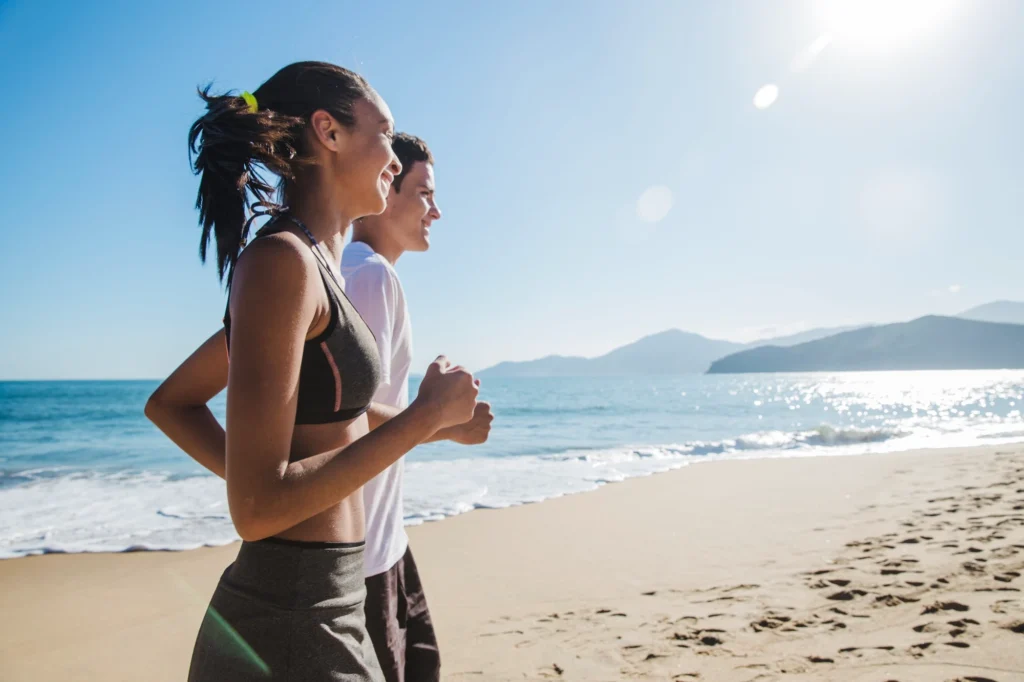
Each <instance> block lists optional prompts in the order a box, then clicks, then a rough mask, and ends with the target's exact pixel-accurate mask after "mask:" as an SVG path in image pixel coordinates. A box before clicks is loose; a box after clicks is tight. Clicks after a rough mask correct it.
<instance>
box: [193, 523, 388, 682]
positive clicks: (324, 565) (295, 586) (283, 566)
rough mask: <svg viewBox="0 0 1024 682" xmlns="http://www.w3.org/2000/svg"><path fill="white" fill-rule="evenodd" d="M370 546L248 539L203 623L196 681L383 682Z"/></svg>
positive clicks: (197, 649) (195, 652) (196, 656)
mask: <svg viewBox="0 0 1024 682" xmlns="http://www.w3.org/2000/svg"><path fill="white" fill-rule="evenodd" d="M365 598H366V587H365V583H364V582H363V545H362V543H360V544H358V545H323V544H311V543H290V542H287V541H282V540H276V539H270V540H263V541H261V542H243V543H242V547H241V549H240V550H239V552H238V557H237V558H236V559H235V562H234V563H233V564H231V565H230V566H228V568H227V570H226V571H224V575H222V576H221V579H220V582H219V583H218V584H217V589H216V590H215V591H214V593H213V598H212V599H211V600H210V606H209V608H208V609H207V610H206V617H205V618H203V624H202V626H201V627H200V628H199V636H198V637H197V639H196V645H195V649H194V650H193V652H192V665H191V667H190V668H189V673H188V679H189V682H243V681H244V682H248V681H249V680H273V681H274V682H300V681H301V682H321V681H323V682H328V681H329V682H383V679H384V677H383V675H382V673H381V670H380V666H379V665H378V664H377V656H376V654H375V653H374V649H373V643H372V642H371V641H370V637H369V635H368V634H367V632H366V621H365V615H364V613H363V602H364V600H365Z"/></svg>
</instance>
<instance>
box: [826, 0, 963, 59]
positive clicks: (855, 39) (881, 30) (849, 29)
mask: <svg viewBox="0 0 1024 682" xmlns="http://www.w3.org/2000/svg"><path fill="white" fill-rule="evenodd" d="M961 1H962V0H818V1H817V2H816V3H815V4H814V5H813V7H814V11H815V13H816V14H817V15H818V19H819V21H820V22H821V28H822V29H823V30H825V31H828V32H829V33H831V34H832V35H833V36H835V38H836V40H837V41H841V42H844V43H847V44H850V45H853V46H857V47H861V48H870V49H892V48H900V47H906V46H907V45H908V44H910V43H912V42H914V41H917V40H919V39H921V38H924V37H927V36H928V35H929V34H932V33H934V32H937V31H938V30H939V29H941V27H942V26H943V25H944V24H946V23H948V21H949V20H950V19H951V18H952V17H953V16H954V14H955V13H956V10H957V9H958V7H959V6H960V5H961Z"/></svg>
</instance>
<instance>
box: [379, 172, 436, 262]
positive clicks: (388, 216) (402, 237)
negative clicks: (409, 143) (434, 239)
mask: <svg viewBox="0 0 1024 682" xmlns="http://www.w3.org/2000/svg"><path fill="white" fill-rule="evenodd" d="M440 217H441V209H439V208H438V207H437V204H436V203H434V166H433V165H432V164H429V163H427V162H426V161H416V162H415V163H413V166H412V168H410V169H409V170H408V171H406V173H405V175H404V176H403V177H402V189H401V190H399V189H397V188H396V187H395V186H394V185H392V186H391V191H390V192H389V193H388V207H387V209H386V210H385V212H384V213H383V214H382V215H381V218H382V219H383V221H382V222H384V224H385V225H386V226H387V227H386V229H387V230H388V232H389V233H390V236H391V238H392V239H393V240H395V242H397V243H398V244H399V245H400V246H401V247H402V250H403V251H426V250H427V249H429V248H430V225H431V223H433V222H434V221H435V220H438V219H440Z"/></svg>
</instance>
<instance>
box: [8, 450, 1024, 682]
mask: <svg viewBox="0 0 1024 682" xmlns="http://www.w3.org/2000/svg"><path fill="white" fill-rule="evenodd" d="M410 530H411V533H410V535H411V538H412V544H413V548H414V551H415V552H416V555H417V560H418V563H419V565H420V568H421V571H422V574H423V578H424V583H425V585H426V587H427V595H428V598H429V600H430V603H431V609H432V611H433V613H434V618H435V623H436V626H437V629H438V634H439V637H440V639H441V648H442V657H443V662H444V677H445V679H447V680H488V681H490V680H534V679H562V680H618V679H633V678H637V679H652V680H715V681H719V680H721V681H726V682H728V681H731V680H736V681H748V680H775V679H786V680H837V681H854V680H857V681H861V680H863V681H869V680H870V681H873V682H884V681H886V680H898V681H899V682H908V681H910V680H940V681H947V680H958V681H974V682H985V681H995V682H1008V681H1013V680H1024V595H1022V593H1021V589H1024V577H1022V574H1024V446H1021V445H1017V446H1000V447H990V448H974V449H961V450H944V451H926V452H910V453H898V454H884V455H864V456H857V457H816V458H802V459H776V460H756V461H731V462H715V463H708V464H698V465H693V466H690V467H686V468H684V469H682V470H679V471H676V472H672V473H667V474H660V475H656V476H652V477H648V478H641V479H632V480H629V481H626V482H624V483H620V484H615V485H609V486H605V487H603V488H601V489H600V490H598V491H596V492H592V493H585V494H579V495H573V496H568V497H563V498H559V499H555V500H550V501H547V502H544V503H541V504H535V505H528V506H522V507H516V508H511V509H503V510H498V511H476V512H472V513H470V514H465V515H462V516H459V517H456V518H452V519H448V520H445V521H443V522H441V523H432V524H427V525H424V526H419V527H415V528H412V529H410ZM235 551H236V547H234V546H228V547H220V548H211V549H202V550H195V551H189V552H140V553H132V554H96V555H47V556H41V557H28V558H21V559H12V560H7V561H2V562H0V584H2V586H3V589H2V591H0V612H2V613H3V614H4V618H3V621H2V625H0V628H2V629H0V679H2V680H4V681H5V682H28V681H31V682H46V681H49V680H81V681H91V680H97V681H98V680H104V681H114V680H140V679H145V680H153V681H154V682H162V681H164V680H166V681H171V680H174V681H179V680H183V679H185V675H186V671H187V668H188V662H189V656H190V653H191V649H192V643H193V640H194V637H195V634H196V630H197V627H198V624H199V622H200V620H201V618H202V616H203V611H204V609H205V606H206V602H207V599H208V597H209V595H210V593H211V592H212V590H213V587H214V585H215V583H216V581H217V578H218V577H219V574H220V572H221V571H222V570H223V568H224V567H225V566H226V565H227V564H228V563H229V562H230V561H231V559H232V557H233V555H234V553H235Z"/></svg>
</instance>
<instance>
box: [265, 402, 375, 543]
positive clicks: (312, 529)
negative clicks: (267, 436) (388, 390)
mask: <svg viewBox="0 0 1024 682" xmlns="http://www.w3.org/2000/svg"><path fill="white" fill-rule="evenodd" d="M369 430H370V428H369V425H368V423H367V421H366V415H362V416H360V417H356V418H355V419H352V420H349V421H343V422H336V423H334V424H302V425H296V427H295V433H294V434H293V435H292V455H291V461H292V462H298V461H301V460H303V459H305V458H307V457H312V456H314V455H319V454H320V453H323V452H327V451H329V450H336V449H337V448H339V447H341V446H343V445H348V444H349V443H352V442H354V441H356V440H358V439H359V438H362V437H363V436H365V435H366V434H367V433H368V432H369ZM340 456H342V457H344V454H342V455H340ZM277 537H279V538H283V539H285V540H299V541H302V542H362V541H363V540H364V539H365V537H366V521H365V517H364V514H363V489H362V488H361V487H360V488H359V489H358V490H356V491H355V492H354V493H352V494H351V495H349V496H348V497H346V498H345V499H344V500H342V501H341V502H340V503H338V504H337V505H335V506H333V507H331V508H330V509H328V510H326V511H323V512H321V513H319V514H317V515H316V516H314V517H312V518H309V519H306V520H305V521H303V522H302V523H300V524H298V525H296V526H292V527H291V528H289V529H288V530H286V531H284V532H282V533H278V534H277Z"/></svg>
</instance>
